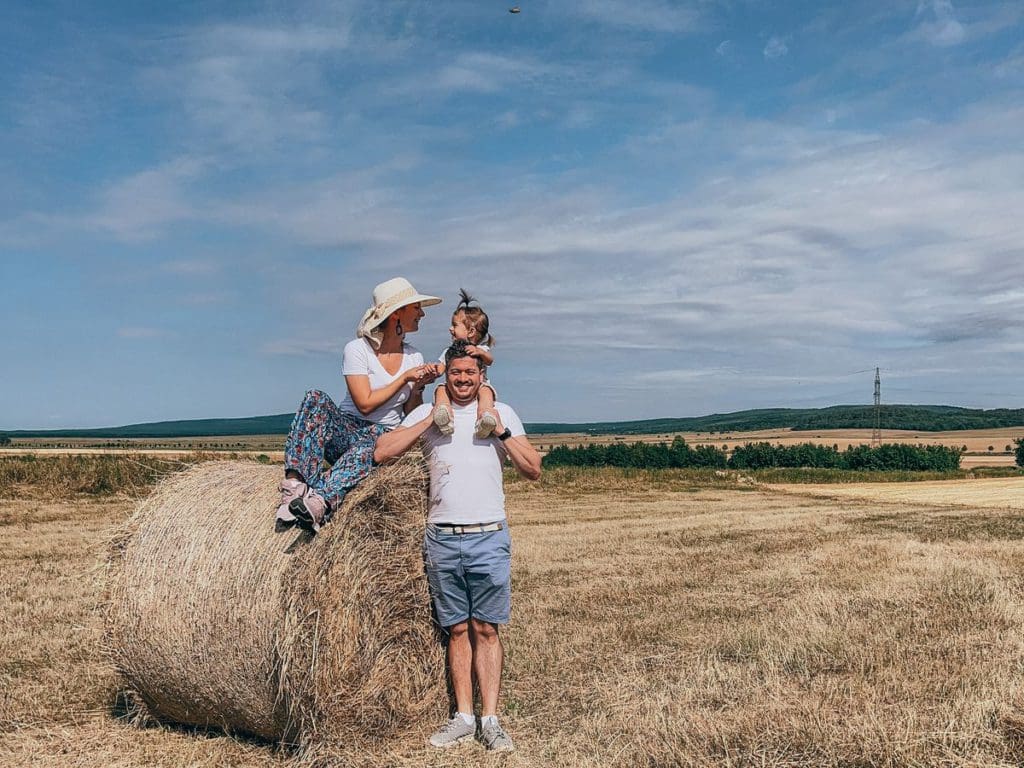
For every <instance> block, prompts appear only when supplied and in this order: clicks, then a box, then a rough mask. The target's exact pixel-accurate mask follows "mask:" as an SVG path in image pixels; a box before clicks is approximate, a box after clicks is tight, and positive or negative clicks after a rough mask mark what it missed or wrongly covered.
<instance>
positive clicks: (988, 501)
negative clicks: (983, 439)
mask: <svg viewBox="0 0 1024 768" xmlns="http://www.w3.org/2000/svg"><path fill="white" fill-rule="evenodd" d="M771 487H772V488H773V489H775V490H779V491H783V492H786V493H793V494H797V495H800V496H814V497H818V498H828V499H865V500H869V501H882V502H891V503H903V504H927V505H953V506H965V507H988V508H1010V509H1024V477H996V478H983V479H973V480H935V481H930V482H919V483H849V484H846V483H844V484H837V483H833V484H831V485H798V484H779V485H773V486H771Z"/></svg>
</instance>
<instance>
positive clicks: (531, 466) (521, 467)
mask: <svg viewBox="0 0 1024 768" xmlns="http://www.w3.org/2000/svg"><path fill="white" fill-rule="evenodd" d="M491 413H492V414H493V415H494V419H495V421H497V422H498V426H497V427H495V429H494V434H495V435H500V434H501V433H502V432H504V431H505V425H504V424H502V423H501V415H500V414H499V413H498V409H497V408H494V409H492V410H491ZM502 445H504V446H505V453H506V454H507V455H508V458H509V460H510V461H511V462H512V466H513V467H515V468H516V472H518V473H519V474H520V475H522V476H523V477H525V478H526V479H527V480H539V479H540V454H539V453H537V449H536V448H534V447H533V446H532V445H531V444H530V441H529V440H527V439H526V435H517V436H515V437H510V438H509V439H508V440H505V441H503V443H502Z"/></svg>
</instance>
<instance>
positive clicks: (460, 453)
mask: <svg viewBox="0 0 1024 768" xmlns="http://www.w3.org/2000/svg"><path fill="white" fill-rule="evenodd" d="M494 408H495V410H497V411H498V415H499V416H501V423H502V424H504V425H505V426H506V427H508V428H509V429H510V430H511V431H512V436H513V437H518V436H520V435H524V434H526V430H524V429H523V422H522V421H520V420H519V416H517V415H516V412H515V411H513V410H512V409H511V408H510V407H509V406H507V405H505V404H504V403H495V404H494ZM432 410H433V406H432V405H430V404H428V403H424V404H423V405H421V406H419V407H418V408H416V409H415V410H413V411H412V412H411V413H410V414H409V415H408V416H406V417H405V420H404V421H403V422H402V426H403V427H411V426H412V425H413V424H417V423H419V422H421V421H423V420H424V419H426V418H429V416H430V412H431V411H432ZM452 412H453V413H454V414H455V433H454V434H452V435H442V434H441V433H440V432H439V431H438V430H436V429H434V428H433V427H431V428H430V429H428V430H427V431H426V432H425V433H423V438H422V439H423V454H424V455H425V456H426V459H427V465H428V466H429V467H430V510H429V512H428V513H427V522H428V523H450V524H453V525H472V524H474V523H494V522H497V521H499V520H504V519H505V490H504V488H503V487H502V482H501V470H502V464H503V462H504V460H505V445H504V443H502V441H501V440H499V439H498V438H497V437H487V438H484V439H483V440H478V439H476V438H475V437H473V427H474V425H475V424H476V401H473V402H472V403H470V404H469V405H455V404H454V403H452Z"/></svg>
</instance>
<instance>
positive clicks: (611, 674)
mask: <svg viewBox="0 0 1024 768" xmlns="http://www.w3.org/2000/svg"><path fill="white" fill-rule="evenodd" d="M643 477H646V476H645V475H643V474H639V473H633V474H629V473H617V472H610V471H606V472H600V473H594V474H588V473H582V472H577V473H558V472H552V473H549V474H548V475H547V476H546V478H545V479H544V480H543V481H542V483H541V484H539V485H530V484H527V483H520V482H513V483H511V484H510V487H509V504H510V513H511V517H512V521H513V523H512V530H513V541H514V544H513V547H514V587H513V590H514V592H513V594H514V603H513V624H512V625H511V626H510V627H509V628H508V630H507V632H506V643H507V662H508V668H507V675H506V685H505V689H504V692H503V697H502V706H503V711H504V715H503V716H504V720H505V722H506V724H507V726H508V727H509V729H510V731H511V732H512V734H513V735H514V736H515V738H516V739H517V744H518V747H519V750H518V752H517V753H516V754H514V755H512V756H510V757H509V758H507V759H504V760H502V761H501V762H502V764H507V765H515V766H524V767H527V768H533V767H534V766H537V767H539V766H551V765H562V766H571V767H575V766H578V767H579V768H583V767H584V766H587V767H589V766H594V768H597V766H602V767H604V766H621V767H622V768H626V767H627V766H630V767H632V766H636V765H648V766H726V765H729V766H737V765H742V766H754V765H757V766H853V765H858V766H872V765H887V766H939V765H949V766H953V765H977V766H982V765H984V766H1013V765H1020V764H1021V763H1022V762H1024V686H1022V684H1021V681H1020V678H1019V670H1020V669H1022V668H1024V580H1022V578H1021V576H1020V574H1021V573H1022V572H1024V539H1022V533H1024V531H1022V530H1021V529H1022V527H1024V526H1022V524H1021V522H1020V519H1021V516H1020V514H1019V512H1017V511H1016V509H1012V510H1011V509H1007V508H1004V507H1002V505H997V506H995V507H993V506H991V504H990V503H989V502H988V501H985V502H984V503H979V504H972V503H971V501H970V496H969V494H970V493H971V492H972V490H973V489H978V488H982V487H984V486H981V485H979V484H978V483H981V482H985V483H987V482H995V481H977V483H970V482H967V483H961V482H957V483H953V484H952V485H951V486H950V487H954V486H958V487H959V490H958V491H957V493H959V494H960V497H959V498H960V499H961V500H962V501H963V503H962V505H961V506H958V507H956V508H953V507H951V506H950V505H949V504H948V503H946V502H945V501H933V502H926V503H922V502H921V499H920V498H918V499H917V500H915V501H912V502H911V501H903V500H899V499H898V495H899V493H901V492H902V489H904V488H905V487H906V486H905V485H904V484H893V483H889V484H885V485H884V486H878V487H877V491H878V493H879V494H883V495H882V496H881V497H879V498H875V499H873V500H871V501H864V500H861V499H844V498H820V497H817V496H815V495H814V494H815V493H817V489H816V488H815V487H813V486H799V487H796V488H792V489H790V488H787V489H786V492H785V493H781V492H778V491H775V490H773V489H749V490H745V491H744V490H737V489H735V487H732V488H730V487H714V486H713V484H706V485H698V484H694V483H692V482H690V480H684V481H680V482H677V483H674V482H664V483H657V484H655V483H650V484H646V483H645V484H641V483H638V482H637V480H638V478H643ZM1017 482H1018V483H1019V480H1017ZM913 485H914V487H915V488H916V487H918V486H922V487H927V486H931V485H935V486H937V487H938V486H941V485H945V483H941V484H940V483H934V484H933V483H916V484H913ZM1017 487H1018V488H1019V485H1018V486H1017ZM837 488H838V486H830V487H829V489H830V490H836V489H837ZM894 493H895V494H896V496H886V495H885V494H894ZM798 494H799V495H798ZM894 499H895V500H894ZM958 503H959V502H958ZM131 506H132V504H131V503H130V502H129V501H127V500H118V499H114V500H111V501H107V502H104V503H97V502H95V501H90V500H87V499H74V500H67V501H50V502H45V503H39V502H36V501H29V500H0V584H2V585H3V586H2V587H0V659H3V660H4V661H3V665H2V667H0V764H3V765H5V766H8V765H10V766H19V767H20V766H25V767H26V768H27V767H28V766H61V767H63V766H69V765H73V766H82V767H83V768H84V767H86V766H96V767H97V768H99V766H182V765H202V766H236V765H247V766H281V767H282V768H293V766H294V768H299V765H300V762H301V758H297V757H294V756H292V755H290V754H289V753H287V752H285V751H281V750H277V749H275V748H273V747H269V746H266V745H262V744H259V743H257V742H251V741H246V740H242V739H237V738H230V737H227V736H224V735H222V734H219V733H216V732H212V733H209V734H206V733H196V732H192V731H189V730H187V729H180V728H174V727H148V728H142V729H136V728H134V727H132V726H130V725H128V724H127V723H125V722H124V721H123V720H120V719H118V717H117V712H118V711H119V710H118V703H117V700H116V696H115V692H116V687H117V686H116V680H115V678H114V675H113V672H112V670H111V669H110V668H109V667H108V666H107V665H106V663H105V661H104V656H103V654H102V651H101V648H100V645H101V633H102V620H101V616H100V614H99V613H98V611H97V610H96V606H97V603H98V601H99V598H100V594H99V591H98V590H99V585H98V581H97V580H96V579H95V578H93V575H94V574H95V563H96V562H97V561H98V560H99V558H100V556H101V554H102V549H103V544H104V540H105V538H106V537H107V536H108V534H109V532H110V530H111V529H112V527H113V526H116V525H120V524H121V523H122V522H123V521H124V519H125V517H126V515H127V514H128V512H129V510H130V509H131ZM268 524H269V521H268ZM426 735H427V734H426V733H424V734H422V735H413V736H409V737H407V738H404V739H402V740H401V741H397V742H394V743H390V744H383V745H377V746H376V747H375V748H374V750H373V751H371V752H366V751H364V752H362V753H359V754H348V755H342V756H341V758H342V762H339V763H336V764H339V765H366V766H371V765H372V766H385V765H388V766H391V765H393V766H424V765H427V766H431V765H433V766H456V765H458V766H464V765H469V766H474V765H480V766H487V765H494V764H495V763H496V761H495V760H494V759H493V758H491V757H490V756H488V755H486V754H485V753H484V752H483V751H482V750H481V749H479V748H478V747H477V746H476V745H466V746H465V747H464V748H461V749H459V750H458V751H457V752H455V753H454V754H453V753H437V752H433V751H430V750H429V749H428V748H427V747H426V746H425V745H424V744H423V739H424V738H425V736H426Z"/></svg>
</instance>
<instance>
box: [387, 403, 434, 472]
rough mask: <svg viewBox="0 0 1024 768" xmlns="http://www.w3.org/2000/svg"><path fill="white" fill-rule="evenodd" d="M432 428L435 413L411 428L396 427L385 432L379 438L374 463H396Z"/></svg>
mask: <svg viewBox="0 0 1024 768" xmlns="http://www.w3.org/2000/svg"><path fill="white" fill-rule="evenodd" d="M432 426H434V419H433V413H429V414H427V417H426V418H425V419H423V421H420V422H417V423H416V424H413V425H412V426H411V427H395V428H394V429H393V430H391V431H390V432H385V433H384V434H383V435H381V436H380V437H378V438H377V445H376V446H375V447H374V449H373V461H374V463H375V464H386V463H388V462H389V461H394V460H395V459H397V458H398V457H399V456H401V455H402V454H403V453H405V452H406V451H408V450H409V449H410V448H412V447H413V446H414V445H416V441H418V440H419V439H420V438H421V437H422V436H423V433H424V432H426V431H427V430H428V429H430V428H431V427H432Z"/></svg>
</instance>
